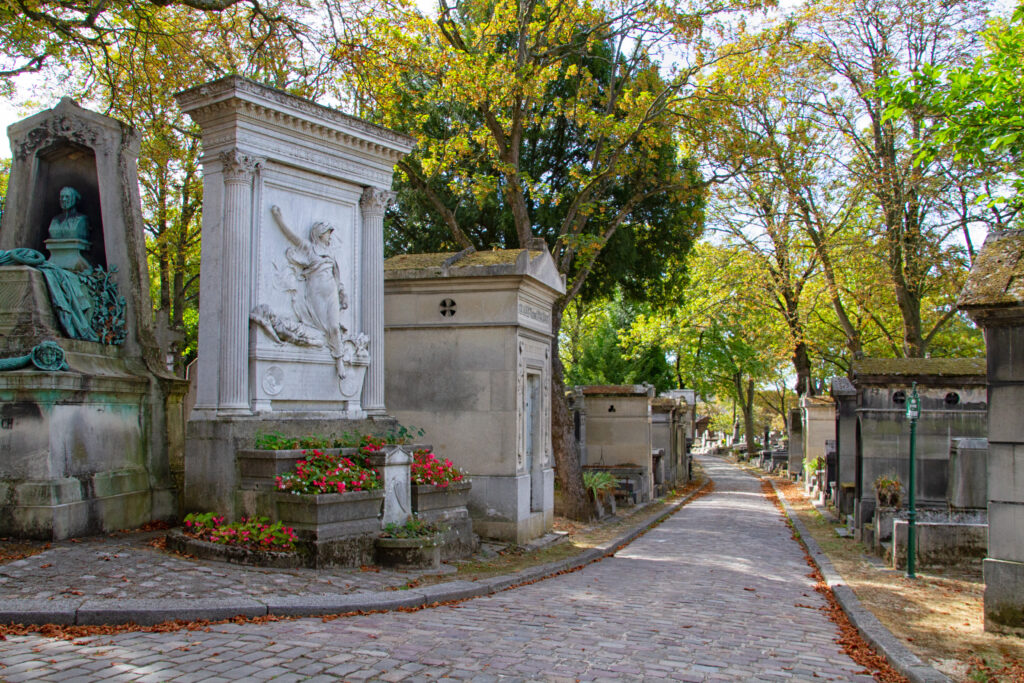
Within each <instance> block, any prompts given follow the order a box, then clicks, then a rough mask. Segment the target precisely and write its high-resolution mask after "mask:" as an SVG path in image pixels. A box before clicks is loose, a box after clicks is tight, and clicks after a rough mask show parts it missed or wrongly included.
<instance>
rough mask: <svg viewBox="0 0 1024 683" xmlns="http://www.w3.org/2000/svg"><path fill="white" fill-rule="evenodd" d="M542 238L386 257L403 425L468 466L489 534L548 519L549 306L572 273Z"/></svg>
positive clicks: (391, 401)
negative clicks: (533, 245) (509, 246)
mask: <svg viewBox="0 0 1024 683" xmlns="http://www.w3.org/2000/svg"><path fill="white" fill-rule="evenodd" d="M537 247H538V248H537V249H536V250H533V249H530V250H527V249H519V250H495V251H484V252H472V253H471V252H468V251H466V252H459V253H457V254H410V255H404V256H396V257H394V258H391V259H388V260H387V261H386V262H385V265H384V270H385V294H386V296H385V321H386V325H385V329H386V343H385V351H386V354H387V356H386V362H387V368H388V371H387V375H386V381H387V384H386V391H387V394H386V395H387V399H388V408H389V410H390V411H391V413H392V414H393V415H394V416H395V417H396V418H397V419H398V420H399V421H400V422H401V423H403V424H406V425H413V426H416V427H419V428H422V429H424V430H425V436H424V439H425V440H426V441H428V442H430V443H431V444H432V445H433V446H434V447H435V449H437V450H438V451H439V452H441V453H444V454H445V456H446V457H449V458H451V460H452V461H454V462H455V463H456V465H458V466H459V467H462V468H464V469H465V470H467V471H468V472H469V474H470V477H471V478H472V481H473V488H472V491H471V493H470V503H469V510H470V514H471V515H472V517H473V529H474V531H475V532H476V533H478V534H479V535H481V536H484V537H488V538H497V539H504V540H509V541H513V542H516V543H522V542H525V541H528V540H530V539H532V538H537V537H539V536H542V535H544V534H545V533H547V532H548V531H550V530H551V526H552V523H553V521H554V469H553V465H554V463H553V459H552V452H551V345H552V337H553V334H554V332H553V330H552V329H551V309H552V305H553V303H554V301H555V299H556V298H557V297H558V296H560V295H561V294H562V293H563V292H564V283H563V281H562V277H561V275H560V274H559V273H558V270H557V268H556V267H555V264H554V261H553V260H552V258H551V255H550V254H549V253H548V251H547V249H546V248H545V247H542V246H541V245H540V244H538V245H537Z"/></svg>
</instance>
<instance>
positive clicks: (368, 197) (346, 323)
mask: <svg viewBox="0 0 1024 683" xmlns="http://www.w3.org/2000/svg"><path fill="white" fill-rule="evenodd" d="M177 100H178V104H179V106H180V107H181V109H182V111H184V112H185V113H187V114H188V115H189V116H190V117H192V119H193V120H194V121H196V122H197V123H198V124H199V126H200V128H201V130H202V144H203V155H202V157H201V159H200V161H201V163H202V165H203V245H202V263H201V272H200V277H201V287H200V293H199V302H200V308H199V310H200V318H199V349H198V351H199V353H198V371H197V373H196V374H197V390H196V403H195V406H194V407H193V409H192V411H191V415H190V418H189V421H188V432H187V444H188V448H187V452H186V461H185V485H184V503H185V507H186V509H187V510H209V509H216V510H217V511H219V512H225V513H229V514H233V513H234V512H235V510H234V507H235V498H234V495H235V493H236V491H237V489H238V484H239V481H238V472H237V467H236V452H237V450H238V449H239V448H243V447H246V448H247V447H251V444H252V441H253V438H254V436H255V435H256V434H257V433H258V432H271V431H278V432H282V433H284V434H287V435H291V436H300V435H310V434H330V433H336V434H340V433H342V432H345V431H349V430H351V431H360V432H363V433H367V432H372V431H380V430H381V429H386V428H387V427H388V426H389V425H393V424H394V420H393V419H390V418H388V416H387V414H386V409H385V405H384V271H383V265H384V258H383V249H384V241H383V239H384V238H383V219H384V210H385V208H386V205H387V203H388V201H389V200H390V196H391V195H390V188H391V178H392V174H393V171H394V165H395V163H396V162H397V161H398V160H399V159H400V158H401V157H402V156H403V155H405V154H406V153H408V152H409V151H410V150H411V149H412V146H413V143H414V141H413V140H412V139H411V138H408V137H406V136H404V135H400V134H398V133H394V132H392V131H390V130H387V129H385V128H382V127H379V126H376V125H373V124H371V123H367V122H365V121H362V120H359V119H356V118H353V117H351V116H347V115H345V114H343V113H341V112H339V111H336V110H333V109H329V108H327V107H323V106H320V105H318V104H316V103H314V102H310V101H308V100H304V99H301V98H298V97H294V96H292V95H289V94H287V93H284V92H282V91H279V90H275V89H273V88H269V87H267V86H264V85H261V84H259V83H255V82H253V81H250V80H247V79H245V78H241V77H238V76H228V77H225V78H222V79H220V80H217V81H214V82H211V83H207V84H204V85H201V86H198V87H195V88H192V89H190V90H187V91H184V92H182V93H179V94H178V95H177Z"/></svg>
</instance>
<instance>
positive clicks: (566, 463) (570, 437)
mask: <svg viewBox="0 0 1024 683" xmlns="http://www.w3.org/2000/svg"><path fill="white" fill-rule="evenodd" d="M555 306H556V309H557V307H558V304H555ZM561 323H562V311H561V310H553V311H552V315H551V325H552V332H554V338H553V339H552V340H551V450H552V454H553V456H554V459H555V476H556V477H557V479H558V485H559V487H560V489H561V491H562V502H563V504H564V505H565V514H566V516H567V517H569V519H574V520H577V521H584V522H585V521H589V520H591V519H593V518H594V506H593V505H591V504H590V500H589V499H588V498H587V491H586V489H585V488H584V487H583V468H582V464H581V463H580V448H579V444H578V443H577V442H576V433H575V429H574V428H573V421H572V413H571V412H570V410H569V399H568V397H567V396H566V394H565V368H564V367H563V366H562V359H561V358H560V357H559V355H558V329H559V327H560V326H561Z"/></svg>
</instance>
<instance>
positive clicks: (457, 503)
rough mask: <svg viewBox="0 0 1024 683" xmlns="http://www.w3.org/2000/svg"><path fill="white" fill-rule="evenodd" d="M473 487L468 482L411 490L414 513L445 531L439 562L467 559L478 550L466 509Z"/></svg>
mask: <svg viewBox="0 0 1024 683" xmlns="http://www.w3.org/2000/svg"><path fill="white" fill-rule="evenodd" d="M472 487H473V485H472V483H471V482H469V481H460V482H455V483H454V484H449V485H448V486H445V487H440V486H425V485H418V486H412V487H411V489H412V511H413V513H415V514H416V516H417V517H419V518H420V519H422V520H423V521H424V522H431V523H434V524H441V525H444V526H446V527H447V531H445V532H443V533H442V534H441V540H440V547H441V559H442V560H455V559H459V558H463V557H469V556H470V555H472V554H473V553H474V552H476V549H477V547H478V546H479V543H480V539H479V538H478V537H477V535H476V534H475V533H473V520H472V519H470V516H469V510H468V509H467V507H466V505H467V503H468V502H469V492H470V490H471V489H472Z"/></svg>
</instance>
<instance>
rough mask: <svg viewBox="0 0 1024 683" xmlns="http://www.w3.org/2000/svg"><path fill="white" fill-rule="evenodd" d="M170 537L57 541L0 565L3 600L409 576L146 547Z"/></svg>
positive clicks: (344, 588) (291, 589)
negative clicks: (207, 557) (248, 562)
mask: <svg viewBox="0 0 1024 683" xmlns="http://www.w3.org/2000/svg"><path fill="white" fill-rule="evenodd" d="M164 534H165V532H151V533H128V534H123V535H120V536H114V537H110V536H97V537H91V538H84V539H81V540H78V539H76V540H75V541H61V542H58V543H54V544H53V546H52V547H51V548H50V549H49V550H45V551H43V552H42V553H39V554H38V555H33V556H31V557H27V558H25V559H22V560H16V561H14V562H8V563H7V564H3V565H0V600H3V599H27V598H31V599H42V600H52V599H58V598H60V599H67V598H73V599H77V600H81V601H82V602H84V601H85V600H86V599H89V598H104V599H131V598H155V599H168V598H169V599H174V598H179V599H187V598H197V597H205V598H216V599H230V598H248V597H250V596H253V595H258V596H263V597H267V596H271V595H282V596H283V595H301V594H307V593H317V594H325V595H332V594H344V593H353V592H355V591H357V590H382V589H384V588H386V587H389V586H399V585H402V584H404V583H406V582H407V581H408V580H409V575H408V574H403V573H400V572H363V571H360V570H359V569H345V568H336V569H323V570H312V569H260V568H257V567H243V566H239V565H225V564H224V563H221V562H212V561H204V560H196V559H190V558H185V557H180V556H177V555H171V554H169V553H166V552H163V551H161V550H158V549H156V548H154V547H152V546H150V545H148V542H149V541H151V540H153V539H155V538H158V537H160V536H163V535H164ZM83 567H85V568H86V571H85V572H82V569H81V568H83Z"/></svg>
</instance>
